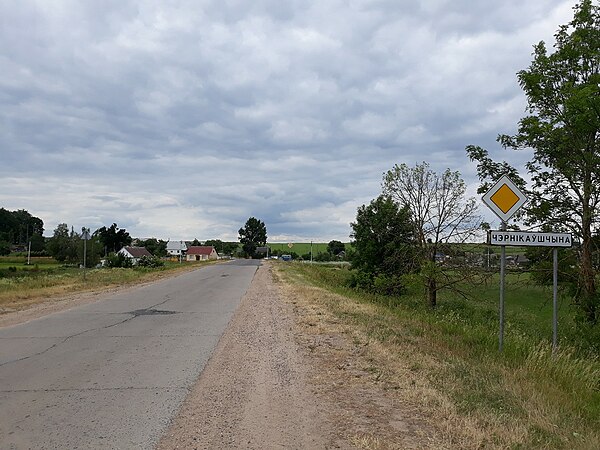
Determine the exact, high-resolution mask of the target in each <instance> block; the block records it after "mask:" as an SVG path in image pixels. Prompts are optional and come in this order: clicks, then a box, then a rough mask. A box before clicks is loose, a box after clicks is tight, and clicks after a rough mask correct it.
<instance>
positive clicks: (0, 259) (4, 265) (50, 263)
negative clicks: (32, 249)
mask: <svg viewBox="0 0 600 450" xmlns="http://www.w3.org/2000/svg"><path fill="white" fill-rule="evenodd" d="M61 265H62V264H61V263H59V262H58V261H56V260H55V259H54V258H50V257H39V256H36V257H32V258H31V259H30V264H27V257H26V256H0V269H8V268H9V267H15V268H16V269H17V270H31V269H40V270H42V269H51V268H56V267H60V266H61Z"/></svg>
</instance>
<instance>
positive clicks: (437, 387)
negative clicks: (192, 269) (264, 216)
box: [275, 264, 600, 449]
mask: <svg viewBox="0 0 600 450" xmlns="http://www.w3.org/2000/svg"><path fill="white" fill-rule="evenodd" d="M275 267H276V270H277V272H278V273H279V274H281V276H282V277H283V279H284V280H286V281H287V282H288V284H289V285H291V286H292V288H293V289H294V290H295V291H296V292H297V294H298V295H299V296H302V297H303V298H307V299H308V301H310V302H311V303H312V304H313V305H315V307H318V308H322V309H323V310H324V311H327V313H329V314H331V315H333V316H334V317H335V320H337V321H338V322H339V323H340V324H341V325H340V326H342V327H345V329H346V332H347V333H349V334H350V335H351V336H352V337H353V339H355V340H357V341H360V342H363V343H364V345H366V346H368V349H369V350H368V352H369V355H370V358H371V363H370V365H371V370H373V371H376V372H377V373H379V374H380V377H379V378H378V379H380V380H381V382H385V383H387V384H389V385H390V386H392V389H394V390H398V391H400V392H401V393H402V395H403V398H404V400H405V401H406V402H408V403H410V404H411V405H414V406H415V407H416V408H419V409H420V410H421V411H422V413H423V414H424V415H425V416H427V417H429V418H430V423H431V424H432V426H433V427H434V428H435V429H436V440H439V442H438V443H437V444H436V445H440V446H442V447H445V448H499V449H500V448H514V449H517V448H527V449H529V448H540V449H541V448H557V449H560V448H564V449H597V448H600V360H599V359H598V356H597V354H595V353H594V351H591V350H590V349H589V348H588V347H585V346H580V345H578V341H577V339H578V336H577V334H576V333H574V332H573V330H572V327H574V326H575V323H574V321H573V319H572V315H573V314H572V311H571V310H570V308H571V307H570V305H569V302H568V301H566V300H563V301H562V303H561V318H562V321H561V325H560V326H561V327H562V330H563V331H562V332H561V341H560V342H561V346H560V349H559V351H558V352H557V353H556V354H555V355H552V352H551V346H550V339H551V322H550V320H549V317H551V303H552V302H551V300H550V301H547V300H546V297H547V294H548V292H547V291H548V290H547V289H545V288H541V287H538V286H534V285H532V284H530V283H529V281H528V277H527V275H515V274H511V276H510V277H509V279H508V283H507V287H508V289H507V297H506V298H507V314H506V328H505V331H506V334H505V351H504V352H503V353H499V352H498V347H497V345H498V323H497V302H498V288H497V284H496V283H495V282H494V283H491V284H490V285H489V286H487V287H483V288H481V289H480V291H477V292H473V298H474V299H473V300H468V299H463V298H455V297H452V296H449V295H441V296H440V302H439V307H438V308H437V310H436V311H431V310H429V309H428V308H427V307H426V306H425V305H424V300H423V296H422V295H423V293H422V291H421V289H420V286H419V285H418V284H417V283H413V284H412V285H411V287H410V290H409V293H408V294H407V295H405V296H402V297H384V296H376V295H371V294H365V293H363V292H357V291H354V290H352V289H349V288H346V287H345V283H346V280H347V277H348V271H347V270H344V269H339V268H328V267H321V266H317V265H303V264H277V265H276V266H275ZM550 298H551V295H550ZM548 308H550V313H549V312H548ZM395 392H396V391H395ZM381 445H382V446H383V447H382V448H387V447H386V446H389V447H390V448H393V447H394V443H393V442H387V443H385V442H383V443H381Z"/></svg>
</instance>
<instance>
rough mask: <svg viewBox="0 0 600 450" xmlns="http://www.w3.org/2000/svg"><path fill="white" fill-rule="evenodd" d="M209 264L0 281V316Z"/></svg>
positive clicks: (62, 272) (53, 273) (61, 272)
mask: <svg viewBox="0 0 600 450" xmlns="http://www.w3.org/2000/svg"><path fill="white" fill-rule="evenodd" d="M211 263H212V262H199V263H185V264H169V265H167V266H166V267H164V268H161V269H91V270H87V271H86V273H85V279H84V276H83V272H82V271H81V270H79V269H67V270H58V271H50V272H45V271H40V273H39V274H37V275H36V276H27V275H24V276H21V277H10V278H0V314H5V313H10V312H14V311H23V310H26V309H29V308H31V307H33V306H36V305H39V304H42V303H46V302H53V301H55V300H56V299H58V298H61V297H64V296H68V295H73V294H79V293H87V292H94V291H105V290H108V289H114V288H117V287H121V286H131V285H135V284H142V283H148V282H152V281H155V280H158V279H161V278H164V277H169V276H173V275H174V274H177V273H180V272H184V271H189V270H194V269H197V268H198V267H199V266H200V265H206V264H211Z"/></svg>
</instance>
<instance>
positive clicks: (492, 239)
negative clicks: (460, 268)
mask: <svg viewBox="0 0 600 450" xmlns="http://www.w3.org/2000/svg"><path fill="white" fill-rule="evenodd" d="M489 243H490V244H491V245H514V246H517V247H571V245H573V236H572V235H571V233H532V232H528V231H490V232H489Z"/></svg>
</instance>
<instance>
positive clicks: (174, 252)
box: [167, 241, 188, 257]
mask: <svg viewBox="0 0 600 450" xmlns="http://www.w3.org/2000/svg"><path fill="white" fill-rule="evenodd" d="M187 248H188V246H187V244H186V243H185V241H169V242H167V253H168V254H169V256H177V257H179V256H183V255H185V252H186V250H187Z"/></svg>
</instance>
